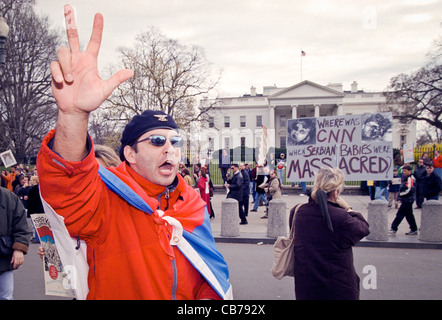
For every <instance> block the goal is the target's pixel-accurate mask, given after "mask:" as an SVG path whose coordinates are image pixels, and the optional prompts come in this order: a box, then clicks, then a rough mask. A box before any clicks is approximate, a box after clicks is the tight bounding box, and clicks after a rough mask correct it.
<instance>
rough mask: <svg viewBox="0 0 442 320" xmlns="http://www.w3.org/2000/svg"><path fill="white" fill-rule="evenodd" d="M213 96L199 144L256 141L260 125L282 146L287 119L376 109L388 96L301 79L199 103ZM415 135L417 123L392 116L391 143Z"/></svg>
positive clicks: (354, 85)
mask: <svg viewBox="0 0 442 320" xmlns="http://www.w3.org/2000/svg"><path fill="white" fill-rule="evenodd" d="M213 102H214V108H213V109H212V110H211V111H210V113H209V121H208V123H207V124H206V127H205V128H204V129H203V133H202V134H201V135H200V137H201V139H200V147H201V148H204V149H206V150H212V151H213V150H218V149H229V148H235V147H238V146H245V147H250V148H254V147H258V146H259V143H260V140H261V135H262V131H263V126H264V127H266V128H268V129H269V130H268V132H269V136H270V146H273V147H276V148H285V147H286V138H287V120H288V119H295V118H303V117H320V116H333V115H351V114H363V113H379V112H380V110H379V107H380V106H381V105H385V103H386V99H385V97H384V95H383V92H366V91H363V90H358V84H357V83H356V82H353V83H352V85H351V90H349V91H346V90H343V86H342V84H340V83H331V84H328V85H326V86H324V85H320V84H317V83H314V82H311V81H308V80H305V81H302V82H300V83H298V84H295V85H293V86H291V87H288V88H279V87H276V86H265V87H264V88H263V92H262V93H260V94H259V93H257V91H256V88H254V87H251V90H250V94H244V95H243V96H240V97H225V98H222V97H221V98H218V99H216V101H208V100H203V101H202V102H201V103H202V104H205V103H213ZM415 140H416V123H412V124H402V123H399V122H398V121H396V120H394V123H393V148H400V147H402V145H403V144H405V143H411V142H415Z"/></svg>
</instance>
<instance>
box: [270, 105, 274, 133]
mask: <svg viewBox="0 0 442 320" xmlns="http://www.w3.org/2000/svg"><path fill="white" fill-rule="evenodd" d="M269 128H270V129H275V106H270V118H269Z"/></svg>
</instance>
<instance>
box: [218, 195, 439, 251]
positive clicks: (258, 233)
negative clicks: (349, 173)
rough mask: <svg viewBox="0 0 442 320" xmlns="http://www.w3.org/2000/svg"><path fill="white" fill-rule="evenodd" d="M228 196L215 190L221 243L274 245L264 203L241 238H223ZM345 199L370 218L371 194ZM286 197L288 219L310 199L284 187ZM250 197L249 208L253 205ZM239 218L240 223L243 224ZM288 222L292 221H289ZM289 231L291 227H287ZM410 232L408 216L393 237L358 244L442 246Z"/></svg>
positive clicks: (252, 214) (251, 216)
mask: <svg viewBox="0 0 442 320" xmlns="http://www.w3.org/2000/svg"><path fill="white" fill-rule="evenodd" d="M225 198H226V193H225V192H222V191H221V190H218V191H217V192H215V194H214V196H213V198H212V205H213V207H214V210H215V219H212V220H211V225H212V232H213V235H214V237H215V240H216V241H217V242H228V243H255V244H256V243H261V242H262V243H263V244H273V243H274V241H275V239H273V238H269V237H267V219H261V217H262V216H263V215H264V212H265V207H264V206H260V207H259V209H258V212H250V210H249V215H248V217H247V220H248V222H249V223H248V224H247V225H240V226H239V228H240V236H238V237H222V236H221V235H220V233H221V203H222V201H223V200H224V199H225ZM343 198H344V199H345V200H346V201H347V203H348V204H349V205H350V206H351V207H352V208H353V210H355V211H358V212H360V213H361V214H362V215H363V216H364V217H365V218H366V219H367V209H368V203H369V202H370V197H369V196H365V195H358V194H354V193H351V192H350V194H346V193H344V194H343ZM282 199H283V200H284V201H285V202H286V204H287V219H288V216H289V212H290V209H291V208H293V207H294V206H295V205H296V204H297V203H306V202H307V201H308V197H307V196H304V197H302V196H299V194H298V193H297V192H296V191H294V190H284V193H283V197H282ZM251 201H252V199H251V197H250V205H249V209H252V208H253V204H252V203H251ZM396 212H397V209H390V210H389V211H388V223H389V227H390V225H391V223H392V221H393V220H394V218H395V217H396ZM413 212H414V216H415V218H416V223H417V225H418V226H420V221H421V209H413ZM239 221H240V220H239V217H238V224H239ZM287 225H288V223H287ZM287 231H288V230H287ZM408 231H409V226H408V223H407V221H406V219H404V220H403V221H402V223H401V224H400V225H399V230H398V232H397V233H396V235H393V236H389V239H388V240H387V241H372V240H368V239H365V238H364V239H362V240H361V241H360V242H359V243H358V245H357V246H364V247H384V248H410V249H412V248H422V249H442V242H426V241H421V240H419V236H407V235H405V232H408Z"/></svg>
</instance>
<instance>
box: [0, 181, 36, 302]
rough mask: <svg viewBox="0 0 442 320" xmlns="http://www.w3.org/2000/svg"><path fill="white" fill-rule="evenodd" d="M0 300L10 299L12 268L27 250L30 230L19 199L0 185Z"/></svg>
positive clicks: (12, 286) (12, 289) (19, 264)
mask: <svg viewBox="0 0 442 320" xmlns="http://www.w3.org/2000/svg"><path fill="white" fill-rule="evenodd" d="M0 236H1V239H0V241H2V244H0V245H1V246H2V248H1V250H0V300H4V299H7V300H12V293H13V291H14V280H13V275H12V270H14V269H17V268H19V267H20V266H21V265H22V264H23V261H24V258H23V255H25V254H26V253H27V252H28V247H29V239H30V237H31V230H30V229H29V226H28V222H27V220H26V211H25V208H24V207H23V204H22V202H21V201H20V199H19V198H18V197H17V196H16V195H15V194H14V193H12V192H11V191H9V190H8V189H5V188H1V187H0Z"/></svg>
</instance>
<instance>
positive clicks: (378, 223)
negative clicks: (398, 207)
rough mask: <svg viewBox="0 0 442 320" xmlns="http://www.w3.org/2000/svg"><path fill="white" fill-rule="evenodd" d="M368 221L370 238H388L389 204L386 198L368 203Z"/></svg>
mask: <svg viewBox="0 0 442 320" xmlns="http://www.w3.org/2000/svg"><path fill="white" fill-rule="evenodd" d="M367 222H368V224H369V229H370V234H369V235H368V236H367V239H369V240H375V241H387V240H388V204H387V202H386V201H384V200H373V201H370V202H369V203H368V216H367Z"/></svg>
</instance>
